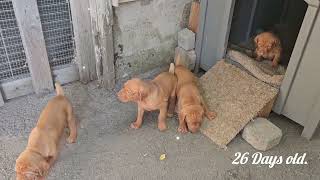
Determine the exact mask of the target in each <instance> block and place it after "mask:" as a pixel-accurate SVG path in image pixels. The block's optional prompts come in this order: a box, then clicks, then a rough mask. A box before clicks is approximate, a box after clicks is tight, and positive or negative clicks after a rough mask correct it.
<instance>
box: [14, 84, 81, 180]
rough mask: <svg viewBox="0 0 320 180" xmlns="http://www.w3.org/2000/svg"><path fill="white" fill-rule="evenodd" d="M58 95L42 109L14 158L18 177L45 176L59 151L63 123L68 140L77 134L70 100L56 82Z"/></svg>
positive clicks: (70, 140) (35, 177)
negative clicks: (26, 139) (66, 128)
mask: <svg viewBox="0 0 320 180" xmlns="http://www.w3.org/2000/svg"><path fill="white" fill-rule="evenodd" d="M55 86H56V92H57V96H56V97H54V98H53V99H51V100H50V101H49V102H48V104H47V106H46V107H45V108H44V110H43V111H42V112H41V114H40V117H39V119H38V122H37V125H36V127H35V128H33V129H32V131H31V133H30V136H29V140H28V145H27V147H26V149H25V150H24V151H23V152H22V153H21V154H20V156H19V157H18V159H17V160H16V167H15V170H16V179H17V180H29V179H30V180H31V179H32V180H36V179H45V176H46V175H47V173H48V171H49V168H50V167H51V165H52V164H53V163H54V161H55V159H56V158H57V154H58V144H59V141H60V138H61V137H62V135H63V133H64V129H65V127H66V126H68V127H69V130H70V135H69V137H68V138H67V141H68V143H73V142H75V140H76V137H77V128H76V121H75V118H74V115H73V112H72V111H73V110H72V106H71V103H70V102H69V100H68V99H67V98H66V97H65V96H64V93H63V90H62V88H61V86H60V85H59V84H58V83H56V84H55Z"/></svg>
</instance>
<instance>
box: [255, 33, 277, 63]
mask: <svg viewBox="0 0 320 180" xmlns="http://www.w3.org/2000/svg"><path fill="white" fill-rule="evenodd" d="M254 42H255V45H256V54H257V60H259V61H260V60H262V58H265V59H268V60H271V61H272V66H273V67H276V66H278V64H279V61H280V58H281V53H282V47H281V42H280V39H279V38H278V37H277V36H276V35H274V34H273V33H271V32H263V33H261V34H259V35H257V36H256V37H255V38H254Z"/></svg>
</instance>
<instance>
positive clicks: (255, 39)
mask: <svg viewBox="0 0 320 180" xmlns="http://www.w3.org/2000/svg"><path fill="white" fill-rule="evenodd" d="M254 42H255V44H256V45H257V44H258V42H259V35H257V36H256V37H255V38H254Z"/></svg>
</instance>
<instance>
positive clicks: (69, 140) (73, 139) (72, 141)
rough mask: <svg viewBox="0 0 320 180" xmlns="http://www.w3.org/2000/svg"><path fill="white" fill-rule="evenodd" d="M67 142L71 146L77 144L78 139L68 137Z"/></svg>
mask: <svg viewBox="0 0 320 180" xmlns="http://www.w3.org/2000/svg"><path fill="white" fill-rule="evenodd" d="M67 142H68V143H69V144H72V143H75V142H76V138H73V137H70V136H69V137H68V138H67Z"/></svg>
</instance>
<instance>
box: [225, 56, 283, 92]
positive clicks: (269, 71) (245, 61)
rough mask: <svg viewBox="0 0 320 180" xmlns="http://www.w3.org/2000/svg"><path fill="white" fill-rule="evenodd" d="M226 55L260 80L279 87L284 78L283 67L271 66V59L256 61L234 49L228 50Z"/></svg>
mask: <svg viewBox="0 0 320 180" xmlns="http://www.w3.org/2000/svg"><path fill="white" fill-rule="evenodd" d="M227 57H228V58H230V59H231V60H233V61H235V62H237V63H239V64H240V65H241V66H242V68H244V69H245V70H246V71H248V72H249V73H250V74H252V75H253V76H254V77H256V78H258V79H260V80H261V81H263V82H265V83H268V84H270V85H273V86H277V87H279V86H280V85H281V83H282V80H283V78H284V74H285V69H284V67H283V66H281V65H279V66H278V67H277V68H273V67H272V66H271V61H263V62H258V61H256V60H254V59H252V58H250V57H249V56H247V55H245V54H243V53H241V52H239V51H235V50H229V51H228V53H227Z"/></svg>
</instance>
